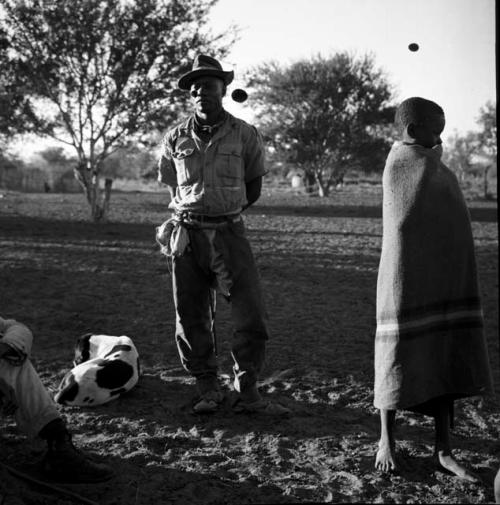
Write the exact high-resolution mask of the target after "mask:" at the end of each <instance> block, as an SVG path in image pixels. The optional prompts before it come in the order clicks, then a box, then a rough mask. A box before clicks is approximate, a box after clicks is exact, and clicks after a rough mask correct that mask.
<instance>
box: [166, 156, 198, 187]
mask: <svg viewBox="0 0 500 505" xmlns="http://www.w3.org/2000/svg"><path fill="white" fill-rule="evenodd" d="M173 159H174V163H175V171H176V172H177V184H178V185H179V186H187V185H190V184H193V183H195V182H196V181H198V180H199V178H200V160H199V155H198V153H197V152H196V150H195V149H184V150H182V151H181V150H179V151H175V152H174V153H173Z"/></svg>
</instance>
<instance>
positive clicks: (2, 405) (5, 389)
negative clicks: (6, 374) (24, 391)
mask: <svg viewBox="0 0 500 505" xmlns="http://www.w3.org/2000/svg"><path fill="white" fill-rule="evenodd" d="M17 407H18V405H17V403H16V394H15V392H14V390H13V389H12V387H11V386H9V384H7V383H6V382H5V381H4V380H3V379H2V378H1V377H0V412H1V413H2V414H3V415H6V416H10V415H12V414H14V412H15V411H16V410H17Z"/></svg>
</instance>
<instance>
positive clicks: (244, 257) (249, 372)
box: [218, 222, 290, 415]
mask: <svg viewBox="0 0 500 505" xmlns="http://www.w3.org/2000/svg"><path fill="white" fill-rule="evenodd" d="M218 238H219V239H220V240H223V242H224V244H223V245H221V246H220V247H221V249H223V250H224V254H225V263H226V265H227V267H228V270H229V271H230V272H231V273H232V276H231V280H232V286H231V290H230V303H231V317H232V322H233V326H234V333H233V344H232V352H231V355H232V357H233V361H234V366H233V372H234V387H235V389H236V391H237V392H238V393H239V394H240V400H241V403H242V404H241V405H240V407H241V411H242V412H244V411H249V412H250V411H253V412H261V413H264V414H269V415H288V414H289V413H290V410H289V409H287V408H285V407H283V406H282V405H279V404H275V403H271V402H269V401H264V400H263V399H262V397H261V395H260V393H259V391H258V389H257V380H258V378H259V373H260V371H261V369H262V366H263V364H264V357H265V347H266V340H268V338H269V331H268V326H267V312H266V309H265V306H264V302H263V296H262V292H261V288H260V280H259V275H258V271H257V266H256V264H255V260H254V257H253V254H252V251H251V248H250V244H249V243H248V240H247V238H246V237H245V232H244V226H243V223H242V222H240V223H235V224H233V225H232V226H231V227H229V228H228V229H227V230H225V231H224V232H223V233H221V234H220V236H219V237H218Z"/></svg>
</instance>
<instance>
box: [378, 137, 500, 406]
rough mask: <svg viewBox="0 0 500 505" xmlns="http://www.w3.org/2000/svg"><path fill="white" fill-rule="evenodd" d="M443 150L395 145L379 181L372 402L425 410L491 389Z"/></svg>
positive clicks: (468, 245) (459, 208) (460, 207)
mask: <svg viewBox="0 0 500 505" xmlns="http://www.w3.org/2000/svg"><path fill="white" fill-rule="evenodd" d="M440 157H441V151H440V150H439V149H428V148H425V147H422V146H418V145H411V146H410V145H404V144H401V143H396V144H395V145H394V146H393V148H392V149H391V152H390V153H389V156H388V158H387V162H386V166H385V169H384V175H383V194H384V196H383V238H382V253H381V258H380V265H379V272H378V280H377V331H376V336H375V392H374V405H375V407H377V408H379V409H389V410H396V409H409V410H417V411H421V412H424V413H427V412H425V408H422V406H425V405H426V404H429V405H432V404H433V402H435V401H436V399H438V398H441V397H446V398H450V399H454V398H460V397H466V396H474V395H479V394H484V393H488V392H491V391H492V381H491V371H490V367H489V362H488V355H487V349H486V343H485V338H484V334H483V316H482V310H481V301H480V297H479V289H478V282H477V274H476V262H475V255H474V242H473V238H472V230H471V223H470V217H469V213H468V209H467V207H466V204H465V201H464V198H463V195H462V192H461V190H460V187H459V185H458V181H457V179H456V177H455V175H454V174H453V173H452V172H451V171H450V170H449V169H448V168H447V167H446V166H445V165H444V164H443V163H442V162H441V160H440Z"/></svg>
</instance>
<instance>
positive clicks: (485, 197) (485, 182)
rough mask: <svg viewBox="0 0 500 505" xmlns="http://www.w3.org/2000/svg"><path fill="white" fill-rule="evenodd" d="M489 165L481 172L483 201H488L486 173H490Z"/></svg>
mask: <svg viewBox="0 0 500 505" xmlns="http://www.w3.org/2000/svg"><path fill="white" fill-rule="evenodd" d="M490 168H491V165H487V166H486V167H484V171H483V177H484V179H483V188H484V199H485V200H488V198H489V193H488V172H489V171H490Z"/></svg>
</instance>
